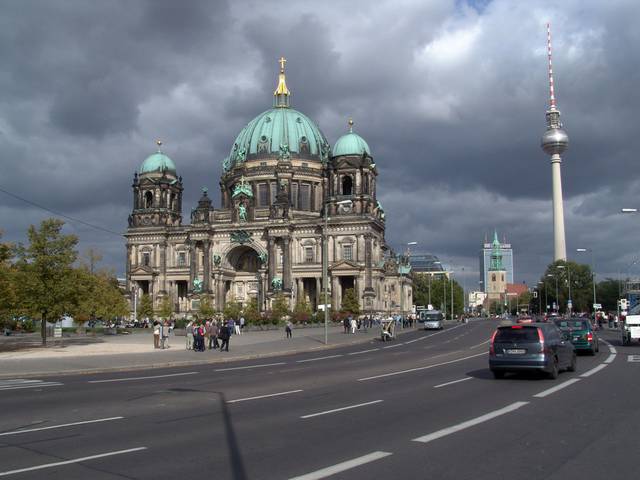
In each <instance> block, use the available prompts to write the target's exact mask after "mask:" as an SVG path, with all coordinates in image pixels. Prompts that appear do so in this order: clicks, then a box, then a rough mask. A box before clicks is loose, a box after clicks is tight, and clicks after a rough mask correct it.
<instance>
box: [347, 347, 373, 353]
mask: <svg viewBox="0 0 640 480" xmlns="http://www.w3.org/2000/svg"><path fill="white" fill-rule="evenodd" d="M377 350H379V349H378V348H370V349H369V350H360V351H359V352H351V353H347V355H360V354H361V353H369V352H375V351H377Z"/></svg>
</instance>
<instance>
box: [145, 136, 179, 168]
mask: <svg viewBox="0 0 640 480" xmlns="http://www.w3.org/2000/svg"><path fill="white" fill-rule="evenodd" d="M156 143H157V144H158V151H157V152H156V153H154V154H152V155H149V156H148V157H147V158H146V159H145V161H144V162H142V165H140V174H141V175H142V174H143V173H165V172H167V173H172V174H174V175H175V174H176V165H175V163H173V160H171V159H170V158H169V157H168V156H167V155H165V154H164V153H162V152H161V151H160V146H161V145H162V142H161V141H159V140H158V142H156Z"/></svg>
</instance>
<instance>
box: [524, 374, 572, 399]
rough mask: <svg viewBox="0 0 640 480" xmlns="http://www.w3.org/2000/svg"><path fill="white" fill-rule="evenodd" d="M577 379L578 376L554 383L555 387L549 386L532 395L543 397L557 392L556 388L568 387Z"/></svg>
mask: <svg viewBox="0 0 640 480" xmlns="http://www.w3.org/2000/svg"><path fill="white" fill-rule="evenodd" d="M579 381H580V379H579V378H572V379H571V380H567V381H566V382H563V383H561V384H559V385H556V386H555V387H551V388H549V389H547V390H543V391H542V392H540V393H536V394H535V395H534V397H536V398H544V397H546V396H548V395H551V394H552V393H555V392H557V391H558V390H562V389H563V388H565V387H568V386H569V385H573V384H574V383H576V382H579Z"/></svg>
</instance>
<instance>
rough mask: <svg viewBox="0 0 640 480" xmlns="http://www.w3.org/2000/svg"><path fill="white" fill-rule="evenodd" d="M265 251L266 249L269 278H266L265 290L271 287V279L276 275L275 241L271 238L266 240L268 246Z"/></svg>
mask: <svg viewBox="0 0 640 480" xmlns="http://www.w3.org/2000/svg"><path fill="white" fill-rule="evenodd" d="M267 249H268V252H267V253H268V255H269V259H268V261H269V276H268V278H267V280H268V287H267V290H270V289H271V285H273V283H272V282H273V277H275V275H276V239H275V238H273V237H269V240H268V245H267Z"/></svg>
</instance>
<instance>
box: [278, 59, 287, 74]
mask: <svg viewBox="0 0 640 480" xmlns="http://www.w3.org/2000/svg"><path fill="white" fill-rule="evenodd" d="M278 62H279V63H280V73H284V64H285V63H287V59H286V58H284V57H280V60H278Z"/></svg>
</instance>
